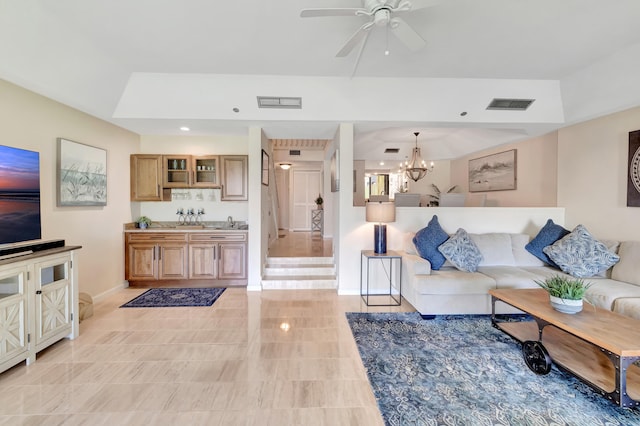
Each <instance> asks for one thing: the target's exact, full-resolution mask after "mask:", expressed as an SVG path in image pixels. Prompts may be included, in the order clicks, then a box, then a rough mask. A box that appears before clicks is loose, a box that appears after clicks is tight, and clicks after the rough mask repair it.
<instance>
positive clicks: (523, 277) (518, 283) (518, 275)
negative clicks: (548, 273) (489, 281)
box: [478, 266, 539, 288]
mask: <svg viewBox="0 0 640 426" xmlns="http://www.w3.org/2000/svg"><path fill="white" fill-rule="evenodd" d="M478 272H480V273H482V274H484V275H487V276H489V277H491V278H493V280H494V281H495V282H496V288H537V287H538V285H537V284H536V283H535V281H536V280H538V279H539V276H538V275H536V274H534V273H531V272H529V271H526V270H524V269H522V268H518V267H515V266H481V267H479V268H478Z"/></svg>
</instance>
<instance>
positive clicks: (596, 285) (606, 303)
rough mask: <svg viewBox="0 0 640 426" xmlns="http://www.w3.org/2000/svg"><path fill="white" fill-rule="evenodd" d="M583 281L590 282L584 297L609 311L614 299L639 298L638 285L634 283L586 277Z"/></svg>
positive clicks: (611, 308)
mask: <svg viewBox="0 0 640 426" xmlns="http://www.w3.org/2000/svg"><path fill="white" fill-rule="evenodd" d="M584 281H585V282H587V283H591V286H590V287H589V289H587V293H586V294H585V299H586V300H587V301H588V302H589V303H593V304H594V305H595V306H597V307H598V308H603V309H608V310H610V311H611V310H613V307H614V302H615V301H616V299H620V298H625V297H639V298H640V286H637V285H634V284H629V283H625V282H622V281H616V280H611V279H608V278H586V279H585V280H584Z"/></svg>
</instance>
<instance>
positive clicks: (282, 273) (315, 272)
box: [264, 267, 336, 277]
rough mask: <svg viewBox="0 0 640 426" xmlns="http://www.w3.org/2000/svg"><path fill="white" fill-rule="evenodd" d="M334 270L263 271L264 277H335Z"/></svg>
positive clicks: (268, 269)
mask: <svg viewBox="0 0 640 426" xmlns="http://www.w3.org/2000/svg"><path fill="white" fill-rule="evenodd" d="M335 273H336V268H334V267H329V268H272V267H267V268H266V269H265V271H264V274H265V276H267V277H273V276H286V275H298V276H312V275H335Z"/></svg>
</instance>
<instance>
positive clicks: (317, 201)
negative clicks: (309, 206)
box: [316, 194, 324, 210]
mask: <svg viewBox="0 0 640 426" xmlns="http://www.w3.org/2000/svg"><path fill="white" fill-rule="evenodd" d="M323 203H324V200H323V199H322V196H321V195H320V194H318V198H316V206H317V207H318V210H322V204H323Z"/></svg>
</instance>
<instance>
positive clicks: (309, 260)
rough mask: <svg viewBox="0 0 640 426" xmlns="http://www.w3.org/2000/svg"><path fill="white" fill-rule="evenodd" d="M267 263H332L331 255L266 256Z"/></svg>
mask: <svg viewBox="0 0 640 426" xmlns="http://www.w3.org/2000/svg"><path fill="white" fill-rule="evenodd" d="M266 263H267V264H268V265H296V264H298V265H318V264H320V265H333V263H334V261H333V258H332V257H268V258H267V262H266Z"/></svg>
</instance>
